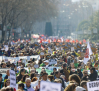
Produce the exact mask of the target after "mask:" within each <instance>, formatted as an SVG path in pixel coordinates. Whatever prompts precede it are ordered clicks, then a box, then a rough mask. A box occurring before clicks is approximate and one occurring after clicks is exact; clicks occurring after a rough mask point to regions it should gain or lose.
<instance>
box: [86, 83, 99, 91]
mask: <svg viewBox="0 0 99 91" xmlns="http://www.w3.org/2000/svg"><path fill="white" fill-rule="evenodd" d="M87 88H88V91H99V81H92V82H87Z"/></svg>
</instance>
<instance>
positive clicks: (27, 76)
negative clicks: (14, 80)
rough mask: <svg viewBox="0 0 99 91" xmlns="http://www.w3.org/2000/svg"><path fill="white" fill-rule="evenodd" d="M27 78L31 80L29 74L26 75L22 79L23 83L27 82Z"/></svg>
mask: <svg viewBox="0 0 99 91" xmlns="http://www.w3.org/2000/svg"><path fill="white" fill-rule="evenodd" d="M26 78H29V75H28V74H25V75H24V76H23V78H22V82H25V80H26Z"/></svg>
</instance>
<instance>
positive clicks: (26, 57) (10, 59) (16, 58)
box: [0, 55, 40, 63]
mask: <svg viewBox="0 0 99 91" xmlns="http://www.w3.org/2000/svg"><path fill="white" fill-rule="evenodd" d="M31 58H35V59H37V60H39V59H40V57H39V55H34V56H19V57H6V56H0V61H1V60H4V61H5V62H8V61H10V62H11V63H14V62H17V61H19V60H20V59H26V60H30V59H31Z"/></svg>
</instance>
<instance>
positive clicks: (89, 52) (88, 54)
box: [84, 41, 93, 64]
mask: <svg viewBox="0 0 99 91" xmlns="http://www.w3.org/2000/svg"><path fill="white" fill-rule="evenodd" d="M92 54H93V53H92V50H91V47H90V44H89V41H88V43H87V49H86V53H85V57H84V63H85V64H86V63H87V62H88V60H89V59H90V55H92Z"/></svg>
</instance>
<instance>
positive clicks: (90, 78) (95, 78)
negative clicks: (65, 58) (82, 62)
mask: <svg viewBox="0 0 99 91" xmlns="http://www.w3.org/2000/svg"><path fill="white" fill-rule="evenodd" d="M90 73H91V74H90V75H89V80H90V81H95V80H97V76H98V75H97V72H96V70H95V68H91V69H90Z"/></svg>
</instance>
